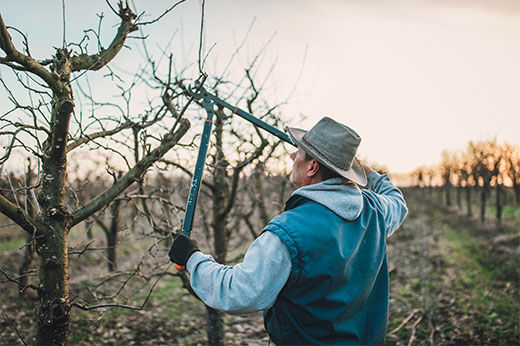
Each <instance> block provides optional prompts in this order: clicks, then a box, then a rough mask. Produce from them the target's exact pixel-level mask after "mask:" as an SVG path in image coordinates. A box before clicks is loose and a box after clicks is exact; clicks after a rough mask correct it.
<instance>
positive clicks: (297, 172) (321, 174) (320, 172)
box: [290, 148, 341, 187]
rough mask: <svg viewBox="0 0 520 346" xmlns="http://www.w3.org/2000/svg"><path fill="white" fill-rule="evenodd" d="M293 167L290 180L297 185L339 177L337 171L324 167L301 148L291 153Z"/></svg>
mask: <svg viewBox="0 0 520 346" xmlns="http://www.w3.org/2000/svg"><path fill="white" fill-rule="evenodd" d="M291 159H292V160H293V169H292V172H291V177H290V181H291V183H293V184H295V185H296V186H297V187H302V186H305V185H311V184H316V183H319V182H321V181H325V180H327V179H331V178H336V177H341V175H339V174H338V173H336V172H334V171H333V170H331V169H329V168H327V167H325V166H324V165H323V164H321V163H319V162H318V161H317V160H316V159H314V158H313V157H312V156H310V155H309V154H307V153H306V152H305V151H304V150H303V149H302V148H298V150H297V151H295V152H293V153H292V154H291Z"/></svg>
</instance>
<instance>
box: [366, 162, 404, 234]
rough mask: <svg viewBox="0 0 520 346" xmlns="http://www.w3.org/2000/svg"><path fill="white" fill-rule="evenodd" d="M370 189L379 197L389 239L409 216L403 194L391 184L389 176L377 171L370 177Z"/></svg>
mask: <svg viewBox="0 0 520 346" xmlns="http://www.w3.org/2000/svg"><path fill="white" fill-rule="evenodd" d="M368 188H369V189H370V190H372V191H373V192H375V193H376V194H378V195H379V198H380V201H381V204H382V209H383V213H384V215H385V228H386V236H387V237H389V236H391V235H392V233H394V232H395V231H396V230H397V228H399V226H400V225H401V224H402V223H403V221H404V219H405V217H406V215H407V214H408V208H407V206H406V202H405V200H404V196H403V193H402V192H401V190H399V189H398V188H397V187H395V186H394V184H392V183H391V182H390V179H389V177H388V175H386V174H379V173H377V172H376V171H372V172H371V173H370V174H369V176H368Z"/></svg>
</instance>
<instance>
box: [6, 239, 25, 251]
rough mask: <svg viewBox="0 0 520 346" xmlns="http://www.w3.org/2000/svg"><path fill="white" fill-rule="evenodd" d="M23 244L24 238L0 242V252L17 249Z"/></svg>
mask: <svg viewBox="0 0 520 346" xmlns="http://www.w3.org/2000/svg"><path fill="white" fill-rule="evenodd" d="M24 244H25V238H16V239H10V240H6V241H3V242H0V251H6V250H14V249H19V248H20V247H22V246H23V245H24Z"/></svg>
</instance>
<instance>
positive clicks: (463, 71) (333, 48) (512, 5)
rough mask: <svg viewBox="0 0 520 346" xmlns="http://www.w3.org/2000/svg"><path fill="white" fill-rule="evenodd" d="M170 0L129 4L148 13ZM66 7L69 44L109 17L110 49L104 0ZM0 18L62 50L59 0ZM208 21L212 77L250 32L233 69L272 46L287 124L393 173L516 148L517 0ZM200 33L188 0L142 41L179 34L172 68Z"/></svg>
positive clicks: (263, 7) (212, 9) (263, 13)
mask: <svg viewBox="0 0 520 346" xmlns="http://www.w3.org/2000/svg"><path fill="white" fill-rule="evenodd" d="M112 3H114V1H112ZM171 3H173V2H169V1H135V6H136V8H137V10H138V11H137V12H138V13H139V12H141V11H146V12H147V13H150V15H151V16H152V17H154V16H157V15H158V14H160V13H161V11H162V10H163V9H164V8H167V7H168V6H170V4H171ZM65 8H66V12H65V15H66V18H67V22H66V33H67V34H66V38H67V40H69V41H74V40H78V38H80V37H81V36H82V35H83V31H82V30H84V29H87V28H93V27H95V26H96V25H97V17H96V13H100V12H104V14H105V17H106V20H105V21H106V23H107V26H106V35H105V37H103V38H104V40H105V42H106V43H108V42H109V40H110V39H111V37H112V34H113V28H112V26H111V25H112V24H113V23H115V18H114V17H115V16H114V15H113V14H112V13H111V11H110V9H109V8H108V7H107V5H106V3H105V1H101V0H91V1H88V2H83V1H81V2H78V1H66V2H65ZM0 11H1V14H2V16H3V18H4V21H5V22H6V24H7V25H10V26H13V27H16V28H18V29H20V30H21V31H22V32H24V33H25V34H27V36H28V37H29V41H30V42H31V43H32V47H31V52H32V54H33V56H35V57H36V58H38V59H44V58H48V57H50V55H51V54H53V48H52V47H53V46H54V47H57V46H60V45H61V42H62V35H63V30H62V20H61V18H62V2H61V1H58V0H55V1H37V0H32V1H16V2H15V1H8V2H5V3H4V4H3V5H2V9H1V10H0ZM42 18H45V19H44V20H45V23H43V24H42V23H41V19H42ZM205 18H206V21H205V34H204V48H205V50H204V52H205V53H208V51H209V56H208V59H207V65H206V67H207V72H208V73H210V74H211V73H212V72H214V73H218V71H219V69H222V66H224V65H225V63H227V61H228V60H229V57H230V56H231V54H232V53H233V51H234V50H235V48H236V46H237V45H238V43H239V42H240V41H241V40H242V39H243V37H244V35H245V34H246V32H247V31H248V28H249V27H251V31H250V33H249V35H248V37H247V41H246V43H245V45H244V48H243V50H242V52H241V54H240V57H237V59H236V60H234V63H233V65H232V66H231V67H230V69H231V70H232V71H236V72H233V73H237V76H238V73H240V71H242V69H243V68H244V67H245V66H246V64H247V61H248V58H251V57H253V56H254V55H255V54H256V53H257V52H258V51H259V50H260V49H261V48H262V47H263V46H264V45H265V44H266V42H268V41H270V40H271V41H270V44H269V45H268V46H267V53H266V54H265V56H264V57H263V58H264V59H265V61H264V63H265V64H266V66H271V65H273V64H274V69H273V71H272V72H271V74H270V76H269V80H268V82H267V84H266V87H267V89H266V95H267V96H269V97H272V98H273V100H275V101H276V102H278V101H280V100H283V99H284V98H286V97H288V96H291V97H290V99H289V103H288V104H287V105H286V106H284V108H283V113H284V115H286V116H287V119H289V120H290V121H291V125H292V126H299V127H303V128H306V129H308V128H310V127H311V126H312V125H313V124H314V123H315V122H316V121H317V120H319V119H320V118H321V116H323V115H328V116H331V117H333V118H336V119H337V120H339V121H341V122H344V123H345V124H348V125H349V126H351V127H353V128H354V129H355V130H356V131H357V132H358V133H359V134H360V135H361V137H362V144H361V147H360V155H361V157H363V158H366V159H368V160H370V161H374V162H378V163H379V164H382V165H385V166H387V167H388V168H389V169H390V170H392V171H395V172H406V171H410V170H412V169H414V168H415V167H417V166H419V165H423V164H432V163H435V162H437V161H438V160H439V158H440V153H441V151H442V150H444V149H450V150H456V149H463V148H464V147H465V145H466V144H467V142H468V141H469V140H485V139H489V138H491V137H494V136H497V139H498V141H500V142H502V141H509V142H512V143H520V135H519V134H520V97H519V91H520V44H519V42H520V1H517V0H503V1H496V0H472V1H469V0H467V1H466V0H459V1H433V0H422V1H412V0H409V1H383V0H379V1H378V0H376V1H363V0H346V1H342V0H324V1H318V0H314V1H310V0H308V1H274V0H264V1H245V0H218V1H217V0H207V1H206V11H205ZM252 23H253V24H252ZM199 25H200V2H199V1H187V2H186V3H184V4H182V5H180V6H179V7H178V9H175V10H174V11H173V12H172V13H170V14H168V15H167V16H166V17H165V18H163V20H162V21H161V22H159V23H157V25H154V26H150V27H147V28H146V30H147V31H146V33H147V34H150V37H149V39H148V41H147V42H148V45H149V46H150V47H156V46H157V45H160V46H162V47H164V46H166V43H167V42H168V41H169V40H170V38H171V35H172V33H173V32H175V31H176V30H177V34H176V35H175V36H174V38H173V41H172V45H171V47H172V49H173V50H174V51H175V50H176V51H177V52H179V53H178V54H177V60H178V62H179V65H182V63H183V61H184V62H186V63H187V62H193V60H191V61H190V59H192V57H193V56H196V53H197V47H198V38H199V34H198V30H199ZM111 29H112V31H111ZM136 41H137V40H136ZM138 44H139V43H138V42H134V45H135V46H136V47H138ZM212 46H214V47H213V48H212V49H211V51H210V47H212ZM134 49H135V50H137V51H138V48H134ZM134 53H135V52H134ZM134 53H133V54H134ZM135 56H136V55H135V54H134V55H131V54H130V53H129V52H128V53H125V54H122V55H121V56H120V57H118V58H117V59H116V60H115V61H114V65H116V67H118V68H120V69H121V70H125V69H127V68H128V69H130V68H131V67H130V66H131V65H130V63H131V61H126V60H125V59H135ZM237 78H238V77H237ZM293 89H294V90H293ZM300 115H304V116H306V120H304V121H300V120H299V119H300Z"/></svg>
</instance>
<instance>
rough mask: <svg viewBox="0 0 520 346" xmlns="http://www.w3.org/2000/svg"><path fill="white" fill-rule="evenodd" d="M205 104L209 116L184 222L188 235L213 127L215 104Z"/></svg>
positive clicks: (205, 124)
mask: <svg viewBox="0 0 520 346" xmlns="http://www.w3.org/2000/svg"><path fill="white" fill-rule="evenodd" d="M203 106H204V108H205V109H206V114H207V117H206V120H205V121H204V129H203V130H202V136H201V138H200V147H199V154H198V156H197V163H196V164H195V171H194V172H193V177H192V178H191V186H190V193H189V195H188V203H187V205H186V213H185V215H184V223H183V224H182V233H183V234H184V235H186V236H187V237H189V236H190V235H191V228H192V224H193V217H194V215H195V207H196V206H197V198H198V196H199V190H200V183H201V181H202V173H203V172H204V162H205V161H206V154H207V152H208V145H209V137H210V135H211V127H212V126H213V115H214V110H213V104H212V103H211V102H206V100H204V101H203Z"/></svg>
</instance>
